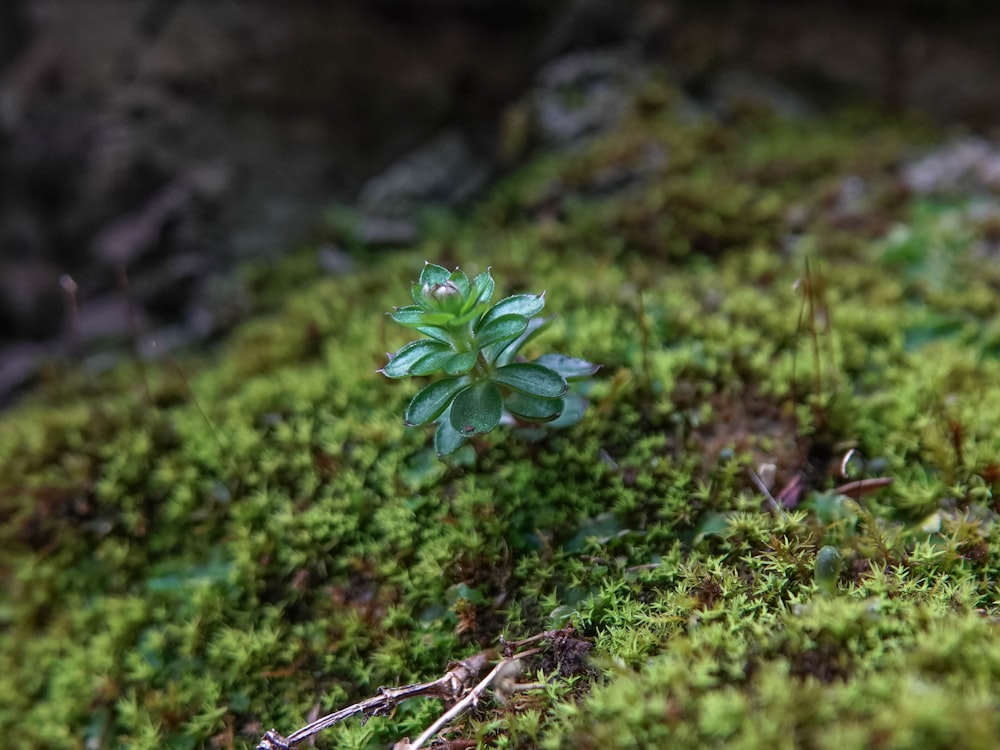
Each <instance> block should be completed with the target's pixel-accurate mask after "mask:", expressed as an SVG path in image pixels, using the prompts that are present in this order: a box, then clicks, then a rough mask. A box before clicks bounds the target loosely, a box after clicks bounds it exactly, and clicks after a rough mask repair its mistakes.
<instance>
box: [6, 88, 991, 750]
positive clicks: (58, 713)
mask: <svg viewBox="0 0 1000 750" xmlns="http://www.w3.org/2000/svg"><path fill="white" fill-rule="evenodd" d="M640 101H641V104H642V106H641V107H639V108H638V111H637V114H636V115H635V116H633V117H630V118H629V119H628V120H627V121H626V122H624V123H623V124H622V125H621V126H620V127H619V128H618V129H616V130H615V131H614V132H612V133H610V134H608V135H607V136H605V137H602V138H601V139H598V140H596V141H595V142H593V143H592V144H590V145H589V146H587V147H586V148H583V149H578V150H574V151H571V152H566V153H560V154H550V155H547V156H542V157H540V158H539V159H537V160H536V161H534V162H533V163H532V164H530V165H529V166H528V167H526V168H525V169H523V170H521V171H519V172H518V173H516V174H514V175H512V176H511V177H510V178H508V179H507V180H506V181H505V182H504V183H503V184H501V185H500V186H499V187H498V188H497V189H496V190H495V191H494V192H493V194H492V195H491V196H490V197H489V198H487V199H486V200H485V201H484V202H483V203H482V204H481V205H480V206H479V207H478V208H476V209H475V210H474V211H473V212H472V214H471V215H470V216H466V217H464V218H462V219H456V218H454V217H449V216H437V217H432V219H431V220H430V232H429V235H428V239H427V240H426V242H425V243H423V244H422V245H421V246H420V247H418V248H414V249H413V250H412V251H407V252H400V253H396V254H392V255H387V256H383V257H380V258H378V259H377V260H372V261H370V262H367V263H363V265H364V267H363V268H362V269H361V270H359V271H358V272H357V273H354V274H351V275H349V276H343V277H338V278H319V277H318V275H317V273H316V269H315V267H314V263H315V261H314V256H313V255H311V254H309V255H303V256H301V257H299V258H292V259H290V260H289V261H288V263H287V265H285V266H284V267H283V268H282V269H280V270H279V271H278V272H276V273H274V274H273V275H272V276H271V278H272V280H273V279H278V280H279V281H280V282H281V283H284V284H288V285H289V287H288V288H287V290H286V291H285V292H284V293H281V292H280V290H277V291H276V288H275V287H274V286H273V283H272V285H271V286H267V280H266V275H262V274H260V273H257V274H254V273H251V274H250V275H249V276H248V279H250V280H251V283H252V284H256V285H260V286H261V287H262V289H263V291H260V293H261V294H262V295H264V296H267V297H268V298H269V299H271V300H274V299H280V298H284V299H286V301H285V302H283V303H281V304H280V305H278V307H277V309H275V310H273V311H272V312H270V313H268V314H267V315H264V316H261V317H259V318H257V319H254V320H252V321H250V322H248V323H246V324H245V325H244V326H242V327H241V328H240V329H238V330H237V331H236V332H235V333H234V334H233V336H232V337H231V339H230V340H229V341H228V342H227V343H226V345H225V347H224V350H223V352H222V353H221V354H220V355H219V356H217V357H216V358H213V359H211V360H208V361H197V360H189V361H186V362H185V363H184V370H185V372H186V381H185V379H183V378H182V377H181V376H180V375H179V374H178V372H177V371H176V370H175V368H174V367H172V366H171V365H170V364H169V363H163V364H162V365H160V366H150V367H147V369H146V374H145V380H146V383H145V385H144V384H143V380H142V378H140V377H139V374H138V373H137V371H136V370H135V369H134V368H132V367H130V366H123V367H122V368H120V369H119V370H117V371H115V372H113V373H111V374H109V375H106V376H103V377H101V378H85V377H83V375H81V374H80V373H74V372H72V371H67V372H59V373H54V374H53V376H52V378H51V382H50V383H49V384H47V385H46V386H44V387H43V388H42V389H40V390H39V391H38V392H37V393H36V394H34V395H33V396H31V397H29V398H28V399H26V400H25V402H24V403H23V404H22V405H21V406H19V407H18V408H16V409H14V410H12V411H9V412H8V413H6V414H5V415H4V419H3V424H2V426H0V465H2V466H3V477H2V480H0V482H2V484H0V524H2V525H0V544H2V546H3V549H4V555H3V560H2V563H0V574H2V576H3V578H4V580H5V584H4V590H5V593H4V594H3V595H2V599H0V644H2V646H0V726H2V727H4V729H5V736H7V737H15V738H17V744H18V746H19V747H58V748H64V747H65V748H84V747H86V748H98V747H114V746H119V745H127V746H129V747H134V748H162V747H176V748H188V747H252V746H253V745H255V744H256V742H257V741H258V740H259V739H260V736H261V734H262V733H263V731H264V730H265V729H267V728H269V727H271V726H275V727H278V728H279V729H280V730H281V731H282V732H283V733H288V732H290V731H291V730H293V729H295V728H297V727H298V726H300V725H302V724H304V723H306V721H307V719H308V717H310V716H313V717H314V716H316V715H317V714H318V713H325V712H327V711H329V710H333V709H334V708H337V707H339V706H342V705H345V704H347V703H349V702H352V701H354V700H358V699H360V698H363V697H366V696H368V695H371V694H374V693H375V692H376V691H377V689H378V687H379V686H380V685H395V684H403V683H406V682H416V681H421V680H425V679H432V678H434V677H437V676H439V675H440V674H442V673H443V671H444V670H445V669H446V667H447V665H448V663H449V661H451V660H456V659H459V658H463V657H466V656H468V655H469V654H471V653H474V652H476V651H478V650H480V649H481V648H484V647H488V646H490V645H493V644H495V643H496V640H497V638H498V636H499V635H500V634H506V635H508V636H509V637H512V638H518V637H522V636H526V635H530V634H532V633H534V632H537V631H540V630H544V629H546V628H550V627H554V626H560V625H564V624H566V623H571V624H572V625H573V626H575V628H576V629H577V631H578V633H579V634H581V637H585V638H587V639H589V640H591V641H592V643H593V650H592V651H591V659H590V661H589V662H588V664H589V667H588V668H587V669H583V670H580V669H578V670H575V671H576V674H571V675H569V676H568V677H567V676H563V677H553V676H549V677H546V676H545V675H543V676H542V679H546V678H548V679H551V685H550V687H549V689H548V690H546V691H540V692H538V691H536V692H527V693H523V694H519V695H518V696H517V697H515V698H514V699H513V700H512V701H510V702H508V703H505V704H502V705H501V704H498V703H495V702H494V701H493V700H492V699H490V700H487V701H485V702H484V703H482V704H480V706H479V708H478V709H477V710H476V712H475V713H474V715H473V716H472V717H470V718H467V719H464V720H462V721H460V722H459V723H458V724H457V725H456V727H455V728H454V729H453V730H452V735H451V736H453V737H455V738H463V739H469V740H472V741H475V742H476V743H478V744H479V745H480V746H483V747H511V748H513V747H518V748H530V747H547V748H563V747H564V748H636V747H668V746H669V747H721V746H725V747H754V748H757V747H759V748H786V747H787V748H792V747H815V748H825V747H872V748H876V747H877V748H903V747H941V748H954V747H967V748H973V747H975V748H980V747H981V748H991V747H996V746H998V745H1000V705H998V698H997V696H998V695H1000V641H998V639H997V627H998V625H997V623H998V620H997V617H998V615H1000V606H998V602H997V596H996V593H995V587H994V582H995V580H996V577H997V575H998V573H1000V530H998V527H997V523H996V512H997V506H996V499H995V492H996V489H997V483H998V480H1000V431H998V429H997V425H998V424H1000V327H998V324H997V320H1000V316H998V307H1000V302H998V300H1000V297H998V289H1000V262H998V261H997V259H996V257H995V255H994V256H993V257H992V258H990V257H989V256H988V255H977V251H976V248H977V247H980V245H981V244H982V243H981V242H980V241H981V240H982V239H983V238H986V239H989V238H988V235H989V233H990V232H991V231H992V230H991V229H990V227H989V226H985V225H983V226H980V225H977V224H976V223H975V222H974V221H973V220H971V219H969V218H968V215H967V213H966V208H967V205H968V203H969V200H970V199H967V198H965V197H962V196H957V197H952V198H951V199H949V200H930V199H925V198H915V197H910V196H907V195H906V194H905V193H904V192H902V191H901V190H900V189H899V187H898V180H897V179H896V177H895V171H896V169H897V167H898V166H899V164H900V162H901V161H902V160H903V159H905V158H907V157H908V156H910V155H911V154H913V153H915V152H916V151H918V150H919V149H920V148H921V147H923V146H925V145H927V144H928V143H929V142H930V140H929V139H930V138H932V137H933V134H932V133H931V132H930V131H929V130H928V129H926V128H923V127H920V126H916V125H913V124H912V123H902V122H898V121H892V120H886V119H885V118H882V117H876V116H871V115H867V114H859V113H857V112H844V113H841V114H838V115H831V116H828V117H824V118H818V119H815V120H811V121H808V122H785V121H780V120H774V119H769V118H767V117H760V116H748V117H747V118H746V119H742V120H739V121H737V122H734V123H730V124H728V125H725V126H723V125H719V124H718V123H715V122H712V121H709V120H704V119H700V118H692V117H691V116H690V115H689V114H685V112H684V111H683V109H682V108H680V107H677V106H674V105H673V104H672V103H671V102H672V101H674V99H673V98H672V97H671V96H670V95H665V94H664V91H662V90H660V91H654V92H653V95H649V96H647V97H646V98H645V99H642V100H640ZM651 153H653V154H658V155H659V156H657V158H655V159H652V160H651V161H650V159H649V155H650V154H651ZM650 163H652V164H653V166H652V167H650V166H649V164H650ZM845 178H850V179H852V180H854V179H858V180H860V181H861V184H863V185H864V188H865V189H864V190H863V191H862V192H861V194H860V198H859V200H857V201H854V202H853V203H851V204H850V205H845V200H844V199H843V193H844V187H843V186H844V184H845V182H844V181H845ZM852 184H858V183H856V182H855V183H852ZM807 258H808V259H809V263H810V266H809V273H808V275H807V274H806V259H807ZM424 259H430V260H433V261H435V262H439V263H442V264H445V265H454V264H461V265H462V266H463V268H465V269H466V270H468V271H469V272H476V271H479V270H482V269H483V268H485V267H486V266H492V268H493V273H494V276H495V277H496V278H497V279H498V285H499V286H500V287H502V289H498V292H501V291H539V290H541V289H545V290H547V300H548V307H547V310H546V312H547V313H550V314H556V315H557V316H558V317H557V319H556V321H555V323H554V325H553V326H552V328H551V329H550V330H549V331H548V332H547V333H546V334H545V335H544V336H543V337H541V338H540V339H539V340H538V342H537V343H536V344H535V345H534V346H533V351H532V352H528V353H529V354H532V353H541V352H542V351H543V350H547V351H558V352H562V353H566V354H572V355H576V356H581V357H585V358H587V359H589V360H592V361H595V362H601V363H603V364H604V369H603V371H602V373H601V375H600V376H599V378H598V381H599V382H598V384H597V385H596V387H595V388H594V389H593V391H592V392H591V393H590V394H589V396H590V398H591V401H592V408H591V409H590V411H589V413H588V415H587V416H586V418H585V419H584V421H583V422H582V423H581V424H580V425H578V426H576V427H574V428H572V429H570V430H568V431H566V432H560V433H553V434H551V435H549V436H547V437H545V438H544V439H542V440H540V441H537V442H526V441H523V440H521V439H519V438H517V437H515V436H512V435H509V434H505V432H504V430H503V429H501V430H499V431H498V432H497V433H494V434H491V435H489V436H486V437H485V438H483V439H480V440H477V441H475V443H474V444H473V445H471V446H469V447H467V448H465V449H463V450H462V451H460V452H459V453H458V454H457V456H456V457H455V458H454V459H453V460H449V461H445V462H441V461H438V460H437V459H436V458H435V457H434V456H433V453H432V449H431V447H430V446H431V439H432V431H430V430H424V429H406V428H404V427H403V424H402V418H401V415H402V413H403V409H404V407H405V404H406V402H407V400H408V398H409V397H410V396H412V395H413V393H414V392H415V391H416V390H417V388H418V387H419V383H416V382H410V381H403V382H390V381H387V380H385V379H383V378H381V377H379V376H378V375H377V374H375V372H374V371H375V369H376V368H377V367H379V366H381V365H382V364H384V353H385V352H386V351H393V350H395V349H397V348H398V347H399V346H400V345H402V344H403V343H404V342H405V341H406V340H407V331H406V330H404V329H402V328H400V327H395V326H393V325H392V323H391V321H389V320H388V318H387V317H386V316H385V315H384V312H385V311H386V310H388V309H390V308H391V306H393V305H402V304H406V302H407V291H408V288H409V287H408V285H409V282H411V281H412V280H413V279H414V278H415V277H416V275H417V274H418V273H419V269H420V266H421V264H422V262H423V260H424ZM797 280H798V281H799V283H798V285H797V286H796V284H795V282H796V281H797ZM147 389H148V393H147ZM851 448H854V449H855V450H856V451H857V452H858V453H857V455H860V456H863V458H864V460H863V461H852V465H853V467H854V469H855V470H857V471H859V472H860V474H859V475H858V477H866V476H868V477H871V476H885V477H891V478H892V479H893V480H894V481H893V483H892V484H891V485H890V486H889V487H886V488H883V489H881V490H879V491H878V492H876V493H871V494H866V495H864V496H863V497H855V498H849V497H845V496H843V495H838V494H837V493H836V492H835V491H834V490H833V488H834V487H835V486H837V485H838V484H843V483H844V482H846V481H848V479H847V478H842V477H839V476H838V471H839V463H840V459H841V458H842V456H843V455H844V454H845V453H846V452H847V451H848V450H849V449H851ZM767 463H771V464H774V471H775V477H776V480H775V488H774V489H775V492H777V491H779V490H781V489H782V488H784V487H787V486H789V485H790V484H792V483H798V484H799V485H800V486H801V488H802V489H801V492H800V493H799V497H798V499H799V500H800V502H799V503H798V506H797V507H796V508H794V509H792V510H789V511H788V512H784V513H774V512H772V511H771V510H769V509H768V507H767V505H766V503H765V502H764V498H763V497H762V496H761V494H760V493H759V492H758V491H757V490H756V488H755V487H754V485H753V484H752V483H751V481H750V480H749V475H748V469H755V470H756V469H759V468H760V467H761V465H762V464H767ZM858 477H850V478H858ZM823 545H834V546H836V547H837V548H839V550H840V551H841V554H842V555H843V557H844V558H845V566H844V571H843V573H842V575H841V578H840V581H839V590H838V593H837V594H836V595H834V596H823V595H821V593H820V591H819V589H818V587H817V585H816V582H815V581H814V575H813V565H814V561H815V557H816V553H817V551H818V550H819V549H820V547H822V546H823ZM568 671H570V672H572V671H574V670H568ZM440 710H441V708H440V705H439V704H437V703H435V702H434V701H424V702H420V701H414V702H410V703H407V704H404V705H402V706H400V707H399V708H398V709H397V710H396V711H395V712H394V713H393V714H392V715H390V716H386V717H378V718H374V719H372V720H370V721H368V722H367V723H361V722H358V721H348V722H346V723H345V724H344V725H342V726H340V727H337V728H334V729H331V730H329V731H327V732H325V733H324V734H323V735H321V736H320V737H319V738H318V739H317V746H318V747H338V748H363V747H385V746H387V745H389V744H391V743H392V742H394V741H395V740H398V739H399V738H401V737H403V736H410V737H413V736H416V735H417V734H419V733H420V731H421V730H422V729H423V728H424V727H425V726H426V725H427V724H429V723H430V722H431V721H432V720H433V718H435V717H436V715H437V714H438V713H440Z"/></svg>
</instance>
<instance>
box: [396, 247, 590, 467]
mask: <svg viewBox="0 0 1000 750" xmlns="http://www.w3.org/2000/svg"><path fill="white" fill-rule="evenodd" d="M493 287H494V281H493V277H492V276H491V275H490V272H489V270H488V269H487V270H486V271H484V272H483V273H481V274H479V275H478V276H476V277H475V278H474V279H472V281H471V282H470V281H469V278H468V276H466V275H465V273H463V272H462V271H461V270H459V269H455V271H454V272H453V273H449V272H448V269H446V268H442V267H441V266H436V265H434V264H432V263H427V264H426V265H425V266H424V269H423V271H422V272H421V273H420V279H419V280H418V281H417V282H416V283H415V284H414V285H413V292H412V293H413V301H414V303H415V304H412V305H409V306H407V307H400V308H396V309H395V311H394V312H392V314H391V315H392V319H393V320H395V321H396V322H397V323H400V324H401V325H404V326H406V327H407V328H412V329H414V330H416V331H418V332H420V333H422V334H424V336H426V337H427V338H424V339H419V340H417V341H411V342H410V343H409V344H407V345H406V346H404V347H403V348H402V349H400V350H399V351H398V352H396V353H395V354H390V355H389V362H388V364H386V366H385V367H383V368H382V369H381V370H379V372H381V373H382V374H384V375H385V376H386V377H390V378H405V377H411V376H415V375H432V374H434V373H437V372H443V373H444V374H445V377H444V378H441V379H439V380H435V381H433V382H432V383H430V384H429V385H427V386H425V387H424V388H423V389H421V390H420V391H419V392H418V393H417V395H416V396H414V397H413V400H412V401H410V404H409V406H407V408H406V416H405V421H406V424H407V425H409V426H417V425H423V424H428V423H431V422H434V421H435V420H437V422H438V428H437V432H436V433H435V435H434V447H435V449H436V450H437V452H438V455H445V454H448V453H452V452H453V451H455V450H456V449H458V447H459V446H461V445H462V443H463V442H464V441H465V440H466V438H469V437H472V436H474V435H479V434H482V433H484V432H490V431H491V430H493V429H494V428H495V427H496V426H497V425H499V424H500V423H501V421H504V420H506V421H507V422H509V423H511V424H522V423H547V424H548V425H550V426H552V427H566V426H568V425H571V424H574V423H576V422H577V421H579V420H580V418H581V417H582V416H583V413H584V411H585V410H586V408H587V402H586V400H584V399H583V397H582V396H580V395H579V394H578V393H575V392H573V391H571V390H570V385H569V384H570V382H572V381H581V380H586V379H587V378H589V377H590V376H591V375H593V374H594V373H596V372H597V370H598V368H599V365H595V364H592V363H590V362H587V361H585V360H582V359H577V358H575V357H566V356H563V355H561V354H545V355H542V356H541V357H538V359H536V360H534V361H533V362H525V361H520V360H519V358H518V353H519V352H520V350H521V348H522V347H523V346H524V345H525V344H526V343H527V342H528V341H530V340H531V339H532V338H534V337H535V336H537V335H538V334H539V333H540V332H541V331H542V330H543V329H544V328H545V326H546V325H547V324H548V323H549V321H550V320H551V319H544V318H536V317H535V315H537V314H538V313H539V312H540V311H541V309H542V307H544V306H545V294H544V292H543V293H542V294H515V295H513V296H511V297H507V298H506V299H502V300H500V301H499V302H497V303H496V304H495V305H492V306H491V305H490V300H491V299H492V298H493Z"/></svg>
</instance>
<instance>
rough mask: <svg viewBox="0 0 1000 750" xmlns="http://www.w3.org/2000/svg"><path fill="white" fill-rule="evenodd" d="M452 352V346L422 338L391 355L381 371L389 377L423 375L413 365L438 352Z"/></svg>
mask: <svg viewBox="0 0 1000 750" xmlns="http://www.w3.org/2000/svg"><path fill="white" fill-rule="evenodd" d="M442 352H443V353H448V352H450V347H448V346H446V345H445V344H442V343H440V342H438V341H428V340H426V339H421V340H419V341H411V342H410V343H409V344H407V345H406V346H404V347H403V348H402V349H400V350H399V351H398V352H396V353H395V354H390V355H389V362H388V363H387V364H386V366H385V367H383V368H382V369H381V370H379V372H381V373H382V374H383V375H385V376H386V377H387V378H405V377H408V376H410V375H421V374H423V373H419V372H414V370H413V367H414V365H416V364H417V363H419V362H420V361H422V360H424V359H426V358H427V357H429V356H434V355H435V354H438V353H442Z"/></svg>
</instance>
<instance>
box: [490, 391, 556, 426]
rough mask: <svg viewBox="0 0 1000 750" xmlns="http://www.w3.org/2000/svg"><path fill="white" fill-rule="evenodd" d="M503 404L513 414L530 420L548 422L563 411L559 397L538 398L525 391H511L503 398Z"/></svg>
mask: <svg viewBox="0 0 1000 750" xmlns="http://www.w3.org/2000/svg"><path fill="white" fill-rule="evenodd" d="M503 405H504V406H505V407H506V408H507V411H509V412H510V413H511V414H513V415H514V416H517V417H520V418H521V419H526V420H528V421H530V422H548V421H549V420H552V419H555V418H556V417H558V416H559V415H560V414H561V413H562V411H563V400H562V399H561V398H539V397H538V396H529V395H528V394H527V393H512V394H510V395H509V396H508V397H507V398H505V399H504V401H503Z"/></svg>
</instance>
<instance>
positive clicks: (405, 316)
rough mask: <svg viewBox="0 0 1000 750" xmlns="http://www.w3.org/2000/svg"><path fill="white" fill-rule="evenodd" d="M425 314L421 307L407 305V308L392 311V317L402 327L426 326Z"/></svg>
mask: <svg viewBox="0 0 1000 750" xmlns="http://www.w3.org/2000/svg"><path fill="white" fill-rule="evenodd" d="M423 314H424V311H423V308H421V307H420V306H419V305H407V306H406V307H397V308H396V309H395V310H393V311H392V315H391V317H392V319H393V320H395V321H396V322H397V323H399V324H400V325H404V326H407V327H408V328H416V327H417V326H422V325H424V321H423Z"/></svg>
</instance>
